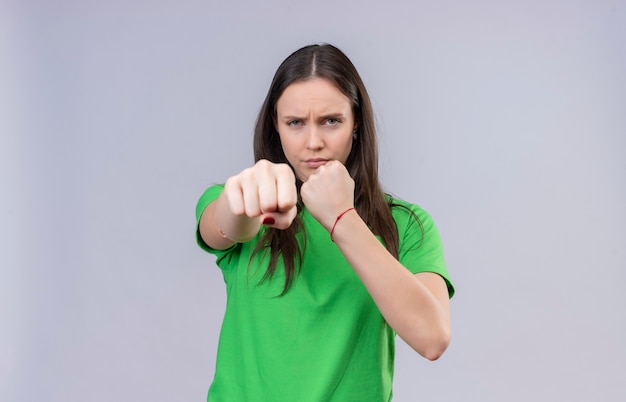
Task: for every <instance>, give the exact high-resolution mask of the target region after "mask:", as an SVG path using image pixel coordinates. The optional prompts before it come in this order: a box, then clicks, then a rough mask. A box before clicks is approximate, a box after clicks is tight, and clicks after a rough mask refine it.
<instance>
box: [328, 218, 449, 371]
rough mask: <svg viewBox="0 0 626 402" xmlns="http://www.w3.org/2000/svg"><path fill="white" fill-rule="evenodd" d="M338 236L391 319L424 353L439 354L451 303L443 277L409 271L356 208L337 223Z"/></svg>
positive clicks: (443, 346)
mask: <svg viewBox="0 0 626 402" xmlns="http://www.w3.org/2000/svg"><path fill="white" fill-rule="evenodd" d="M333 239H334V240H335V242H336V243H337V246H338V247H339V248H340V249H341V252H342V253H343V254H344V256H345V257H346V259H347V260H348V262H349V263H350V265H351V266H352V267H353V269H354V270H355V272H356V273H357V275H358V276H359V278H361V281H362V282H363V284H364V285H365V287H366V288H367V290H368V291H369V293H370V295H371V296H372V298H373V299H374V302H375V303H376V305H377V306H378V308H379V309H380V312H381V313H382V315H383V317H385V320H386V321H387V323H388V324H389V325H390V326H391V327H392V328H393V329H394V330H395V331H396V333H397V334H398V335H399V336H400V337H401V338H402V339H404V341H405V342H406V343H408V344H409V345H410V346H411V347H412V348H413V349H415V351H417V352H418V353H419V354H421V355H422V356H424V357H426V358H427V359H429V360H435V359H437V358H439V357H440V356H441V355H442V354H443V352H444V351H445V350H446V348H447V347H448V344H449V342H450V305H449V299H448V289H447V286H446V283H445V281H444V280H443V278H441V277H440V276H439V275H438V274H435V273H430V272H424V273H418V274H415V275H414V274H412V273H411V272H410V271H408V270H407V269H406V268H405V267H404V266H402V264H400V263H399V262H398V261H397V260H396V259H395V258H394V257H393V256H392V255H391V254H390V253H389V252H388V251H387V249H385V247H384V246H383V245H382V244H381V243H380V242H379V241H378V239H376V237H375V236H374V235H373V234H372V233H371V231H370V230H369V228H368V227H367V225H366V224H365V223H364V222H363V220H362V219H361V218H360V217H359V216H358V214H357V213H356V212H355V211H351V212H349V213H347V214H346V215H345V216H344V217H342V218H341V220H340V221H339V222H338V223H337V226H336V227H335V231H334V233H333Z"/></svg>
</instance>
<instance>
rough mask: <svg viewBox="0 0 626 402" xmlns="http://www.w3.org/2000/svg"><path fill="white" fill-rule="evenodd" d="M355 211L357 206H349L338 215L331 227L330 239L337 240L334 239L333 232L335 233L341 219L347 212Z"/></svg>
mask: <svg viewBox="0 0 626 402" xmlns="http://www.w3.org/2000/svg"><path fill="white" fill-rule="evenodd" d="M353 211H354V212H355V213H356V208H355V207H350V208H347V209H345V210H344V211H342V212H340V213H339V214H338V215H337V218H335V222H334V223H333V225H332V227H331V229H330V240H332V241H333V242H334V241H335V240H334V239H333V234H334V233H335V229H336V228H337V225H338V224H339V221H341V219H342V218H343V217H344V216H345V215H346V214H349V213H352V212H353Z"/></svg>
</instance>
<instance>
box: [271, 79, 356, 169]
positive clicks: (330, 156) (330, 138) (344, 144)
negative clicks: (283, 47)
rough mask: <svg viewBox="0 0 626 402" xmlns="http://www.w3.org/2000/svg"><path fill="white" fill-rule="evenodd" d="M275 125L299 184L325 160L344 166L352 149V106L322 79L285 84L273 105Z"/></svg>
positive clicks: (338, 91) (330, 84)
mask: <svg viewBox="0 0 626 402" xmlns="http://www.w3.org/2000/svg"><path fill="white" fill-rule="evenodd" d="M275 126H276V130H277V131H278V134H279V135H280V141H281V143H282V146H283V152H284V153H285V156H286V157H287V160H288V161H289V163H290V164H291V166H292V167H293V169H294V170H295V172H296V176H297V177H298V178H299V179H300V180H302V181H306V180H307V179H308V178H309V176H310V175H311V174H312V173H313V172H315V170H316V169H317V168H318V167H320V166H322V165H324V164H325V163H326V162H328V161H331V160H338V161H340V162H341V163H343V164H345V163H346V160H347V159H348V155H349V154H350V150H351V149H352V133H353V132H354V129H355V126H354V116H353V113H352V104H351V103H350V100H349V99H348V97H346V96H345V95H344V94H343V93H342V92H341V91H340V90H339V89H337V87H336V86H335V85H334V84H333V83H332V82H330V81H328V80H326V79H322V78H314V79H312V80H307V81H300V82H295V83H293V84H291V85H289V86H288V87H287V88H286V89H285V90H284V91H283V93H282V95H281V96H280V98H278V102H276V121H275Z"/></svg>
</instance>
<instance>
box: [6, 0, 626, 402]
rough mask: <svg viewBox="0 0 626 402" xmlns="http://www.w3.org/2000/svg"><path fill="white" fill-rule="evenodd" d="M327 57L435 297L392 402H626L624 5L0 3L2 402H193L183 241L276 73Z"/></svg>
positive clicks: (197, 304) (204, 383)
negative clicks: (343, 71) (431, 349)
mask: <svg viewBox="0 0 626 402" xmlns="http://www.w3.org/2000/svg"><path fill="white" fill-rule="evenodd" d="M314 42H330V43H333V44H335V45H337V46H339V47H340V48H341V49H343V50H344V51H345V52H346V53H347V54H348V56H349V57H350V58H351V59H352V60H353V62H354V63H355V65H356V66H357V68H358V69H359V71H360V73H361V75H362V77H363V79H364V81H365V83H366V85H367V86H368V88H369V91H370V95H371V97H372V99H373V103H374V107H375V111H376V114H377V119H378V126H379V135H380V142H381V160H380V168H381V176H382V179H383V181H384V184H385V186H386V189H387V190H388V191H391V192H392V193H394V194H395V195H397V196H400V197H402V198H405V199H407V200H409V201H412V202H416V203H418V204H420V205H421V206H422V207H424V208H425V209H426V210H428V211H429V212H430V213H431V214H432V215H433V217H434V219H435V221H436V222H437V224H438V226H439V228H440V231H441V233H442V237H443V241H444V245H445V249H446V259H447V262H448V266H449V270H450V272H451V274H452V277H453V279H454V282H455V285H456V287H457V295H456V296H455V297H454V298H453V301H452V310H453V311H452V312H453V341H452V344H451V346H450V348H449V349H448V351H447V352H446V354H445V355H444V356H443V357H442V358H441V359H440V360H439V361H437V362H434V363H431V362H427V361H425V360H424V359H422V358H420V357H419V356H418V355H417V354H415V353H414V352H412V351H410V350H409V348H408V347H407V346H406V345H404V344H403V343H402V341H400V340H399V341H398V353H397V364H396V379H395V399H394V400H395V401H400V402H402V401H451V400H456V401H494V402H501V401H520V402H521V401H524V402H525V401H624V400H626V385H625V384H626V381H625V380H626V364H625V363H624V362H625V360H626V347H625V346H624V340H626V294H625V292H624V290H623V289H624V283H625V282H626V281H625V279H626V275H625V273H624V270H625V268H626V255H625V251H624V243H625V240H626V234H625V233H626V208H625V206H626V4H625V2H624V1H617V0H613V1H610V0H601V1H599V0H588V1H565V0H559V1H550V0H547V1H517V2H511V1H472V2H469V1H462V0H450V1H439V2H426V1H421V0H420V1H408V0H407V1H404V2H394V1H387V2H381V1H367V0H360V1H344V2H341V1H326V0H320V1H315V2H313V1H309V2H303V1H296V0H269V1H264V2H262V1H259V2H253V1H247V2H242V1H231V2H217V1H174V0H156V1H154V0H152V1H148V0H140V1H128V0H109V1H95V0H85V1H78V0H75V1H71V0H56V1H44V0H40V1H36V0H21V1H17V0H15V1H13V0H1V2H0V134H1V136H0V141H1V142H0V180H1V181H0V230H1V232H0V235H1V238H0V275H1V276H0V325H1V327H0V353H1V355H0V400H2V401H9V402H13V401H15V402H30V401H55V402H56V401H58V402H68V401H70V402H74V401H76V402H78V401H81V402H82V401H202V400H204V399H205V398H206V392H207V389H208V386H209V384H210V381H211V379H212V375H213V370H214V363H215V352H216V346H217V337H218V334H219V327H220V323H221V318H222V314H223V310H224V286H223V281H222V278H221V275H220V272H219V270H218V269H217V268H216V267H215V264H214V258H213V257H212V256H210V255H207V254H205V253H203V252H202V251H201V250H200V249H199V248H198V247H197V246H196V245H195V240H194V224H195V223H194V208H195V203H196V201H197V199H198V197H199V196H200V194H201V193H202V191H203V190H204V189H205V188H206V187H207V186H209V185H210V184H212V183H216V182H222V181H224V180H225V179H226V178H227V177H228V176H230V175H232V174H234V173H236V172H238V171H239V170H241V169H243V168H244V167H247V166H249V165H250V164H251V163H252V150H251V138H252V127H253V125H254V119H255V117H256V114H257V112H258V109H259V107H260V105H261V102H262V100H263V98H264V95H265V92H266V91H267V88H268V86H269V83H270V80H271V78H272V75H273V73H274V71H275V69H276V68H277V66H278V64H279V63H280V62H281V61H282V60H283V59H284V58H285V57H286V56H287V55H289V54H290V53H291V52H292V51H294V50H296V49H297V48H300V47H301V46H304V45H307V44H310V43H314Z"/></svg>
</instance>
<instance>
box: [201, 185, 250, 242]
mask: <svg viewBox="0 0 626 402" xmlns="http://www.w3.org/2000/svg"><path fill="white" fill-rule="evenodd" d="M260 225H261V224H260V221H259V218H258V217H256V218H250V217H248V216H247V215H245V214H243V215H236V214H234V213H233V212H232V211H231V210H230V207H229V204H228V200H227V196H226V193H225V192H222V194H220V196H219V197H218V198H217V199H216V200H215V201H213V202H212V203H210V204H209V205H208V206H207V207H206V209H205V210H204V212H203V213H202V216H201V217H200V225H199V229H200V235H201V236H202V240H203V241H204V242H205V243H206V244H208V245H209V247H212V248H214V249H218V250H223V249H226V248H228V247H230V246H232V245H233V244H234V243H244V242H246V241H248V240H250V239H252V238H253V237H254V236H255V235H256V234H257V232H258V231H259V228H260Z"/></svg>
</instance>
